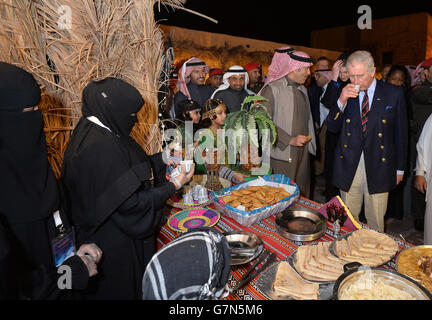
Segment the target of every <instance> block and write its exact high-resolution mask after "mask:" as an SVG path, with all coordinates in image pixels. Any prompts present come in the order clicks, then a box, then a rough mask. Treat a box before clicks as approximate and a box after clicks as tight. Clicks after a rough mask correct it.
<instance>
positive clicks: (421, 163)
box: [414, 115, 432, 245]
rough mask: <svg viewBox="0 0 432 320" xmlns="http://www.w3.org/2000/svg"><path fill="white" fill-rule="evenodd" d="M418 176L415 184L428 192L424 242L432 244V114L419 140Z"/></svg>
mask: <svg viewBox="0 0 432 320" xmlns="http://www.w3.org/2000/svg"><path fill="white" fill-rule="evenodd" d="M415 171H416V178H415V182H414V185H415V187H416V188H417V189H418V190H419V191H420V192H421V193H426V212H425V220H424V244H425V245H431V244H432V188H431V187H430V186H431V185H432V115H430V116H429V118H428V119H427V121H426V123H425V125H424V127H423V130H422V133H421V135H420V138H419V140H418V142H417V162H416V168H415Z"/></svg>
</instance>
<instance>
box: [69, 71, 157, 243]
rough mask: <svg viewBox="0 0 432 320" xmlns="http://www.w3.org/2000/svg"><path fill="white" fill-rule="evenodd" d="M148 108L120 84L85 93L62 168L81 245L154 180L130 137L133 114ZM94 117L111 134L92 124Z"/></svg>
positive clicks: (110, 82)
mask: <svg viewBox="0 0 432 320" xmlns="http://www.w3.org/2000/svg"><path fill="white" fill-rule="evenodd" d="M143 105H144V99H143V98H142V96H141V94H140V93H139V91H138V90H137V89H135V88H134V87H133V86H131V85H130V84H128V83H126V82H124V81H122V80H120V79H115V78H107V79H104V80H102V81H97V82H96V81H94V82H91V83H90V84H89V85H88V86H87V87H86V88H85V89H84V91H83V108H82V113H83V117H82V118H81V119H80V121H79V123H78V125H77V126H76V128H75V130H74V132H73V134H72V136H71V139H70V141H69V144H68V147H67V150H66V153H65V157H64V162H63V168H62V181H63V183H64V185H65V187H66V188H65V190H66V193H67V195H68V198H70V199H72V201H70V203H69V206H68V211H69V212H70V213H71V214H72V221H73V223H74V224H75V225H76V226H77V229H78V230H79V231H80V233H81V234H79V235H78V238H81V239H82V240H83V239H86V238H87V237H88V236H90V235H91V234H92V233H93V232H94V231H95V230H96V229H97V228H98V227H99V226H100V225H101V224H102V223H103V222H104V221H105V220H106V219H107V218H108V217H109V216H110V215H111V214H112V213H113V212H114V211H115V210H116V209H117V208H118V207H119V206H120V205H121V204H122V203H123V202H124V201H125V200H126V199H127V198H128V197H129V196H130V195H131V194H133V193H134V192H135V191H136V190H137V189H138V188H139V187H140V185H141V183H142V182H144V181H147V180H149V179H150V178H151V167H150V164H149V159H148V157H147V155H146V153H145V152H144V150H143V149H142V148H141V147H140V146H139V145H138V144H137V143H136V142H135V141H134V140H133V139H132V138H131V137H129V133H130V131H131V129H132V127H133V125H134V123H135V121H136V116H131V114H133V113H137V112H138V111H139V110H140V109H141V107H142V106H143ZM89 116H95V117H97V118H98V119H99V120H100V121H101V122H102V124H104V125H105V126H107V127H108V128H110V130H112V132H110V131H109V130H107V129H105V128H103V127H100V126H98V125H96V124H94V123H93V122H91V121H89V120H87V119H86V117H89ZM101 163H103V164H104V165H100V164H101Z"/></svg>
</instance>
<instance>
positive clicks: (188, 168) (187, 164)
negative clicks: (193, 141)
mask: <svg viewBox="0 0 432 320" xmlns="http://www.w3.org/2000/svg"><path fill="white" fill-rule="evenodd" d="M180 164H181V165H182V166H185V168H186V173H188V172H189V171H191V168H192V165H193V160H183V161H180Z"/></svg>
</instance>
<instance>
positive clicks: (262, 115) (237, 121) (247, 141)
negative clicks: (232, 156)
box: [224, 96, 276, 172]
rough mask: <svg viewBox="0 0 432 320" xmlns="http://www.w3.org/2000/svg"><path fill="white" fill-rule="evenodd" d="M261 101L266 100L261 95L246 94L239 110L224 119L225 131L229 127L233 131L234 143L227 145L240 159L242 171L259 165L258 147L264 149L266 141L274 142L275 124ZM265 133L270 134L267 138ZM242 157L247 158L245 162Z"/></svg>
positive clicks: (271, 143) (272, 143)
mask: <svg viewBox="0 0 432 320" xmlns="http://www.w3.org/2000/svg"><path fill="white" fill-rule="evenodd" d="M263 101H268V100H267V99H266V98H264V97H262V96H248V97H246V98H245V99H244V100H243V102H242V104H241V108H240V110H239V111H235V112H231V113H229V114H228V115H227V117H226V119H225V124H224V129H225V132H226V133H227V131H228V130H229V129H232V130H233V131H234V132H235V135H234V138H235V140H234V141H233V142H234V143H231V144H230V143H228V145H229V146H231V147H233V148H234V152H235V153H236V155H237V157H239V158H240V159H242V170H243V171H247V172H249V171H251V169H252V168H253V167H259V166H261V161H260V157H259V148H260V147H261V148H262V150H264V148H265V147H267V145H266V143H268V142H270V146H272V145H274V144H275V142H276V126H275V124H274V123H273V120H272V119H271V117H270V115H269V113H268V111H267V108H266V107H265V106H264V105H263V104H262V102H263ZM249 105H250V106H249ZM248 106H249V107H248ZM267 134H270V137H269V139H268V136H267ZM228 138H229V137H228ZM231 138H232V137H231ZM244 159H247V163H245V161H244Z"/></svg>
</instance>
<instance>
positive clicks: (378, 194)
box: [326, 51, 408, 231]
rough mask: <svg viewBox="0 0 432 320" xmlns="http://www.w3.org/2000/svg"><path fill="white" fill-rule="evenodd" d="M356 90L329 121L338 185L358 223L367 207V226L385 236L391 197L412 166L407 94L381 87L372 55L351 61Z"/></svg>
mask: <svg viewBox="0 0 432 320" xmlns="http://www.w3.org/2000/svg"><path fill="white" fill-rule="evenodd" d="M347 66H348V72H349V74H350V80H351V84H348V85H347V86H345V88H344V89H343V90H342V93H341V95H340V97H339V99H338V101H337V104H334V105H333V106H332V107H331V108H330V113H329V115H328V117H327V119H326V121H327V128H328V130H329V131H331V132H335V133H338V132H339V133H340V136H339V141H338V145H337V147H336V150H335V159H334V174H333V183H334V185H335V186H337V187H338V188H340V190H341V198H342V201H344V202H345V204H346V205H347V207H348V208H349V209H350V211H351V213H352V214H353V216H354V217H355V218H356V219H357V220H358V217H359V214H360V211H361V207H362V204H363V201H364V208H365V216H366V219H367V223H368V224H369V225H371V226H373V227H375V228H377V229H378V230H380V231H384V215H385V213H386V209H387V200H388V192H389V191H390V190H391V189H393V188H395V187H396V185H397V184H399V183H400V182H401V181H402V178H403V175H404V171H405V169H406V165H407V146H408V129H407V127H408V119H407V113H406V103H405V97H404V93H403V90H402V88H399V87H396V86H393V85H391V84H387V83H384V82H381V81H377V80H376V78H375V66H374V61H373V58H372V56H371V54H370V53H369V52H367V51H356V52H354V53H353V54H351V56H350V57H349V58H348V61H347Z"/></svg>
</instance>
